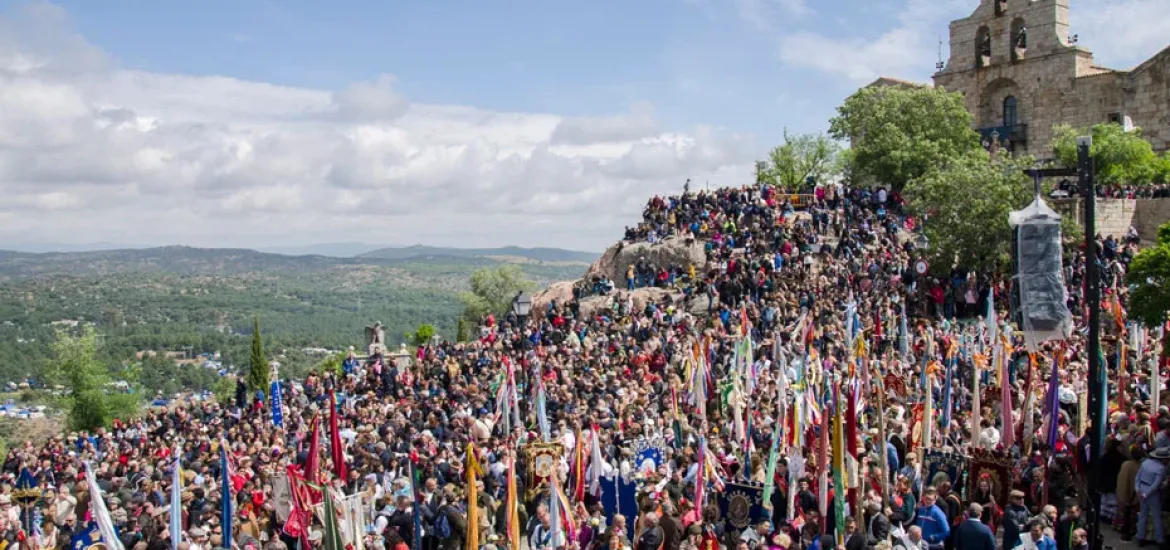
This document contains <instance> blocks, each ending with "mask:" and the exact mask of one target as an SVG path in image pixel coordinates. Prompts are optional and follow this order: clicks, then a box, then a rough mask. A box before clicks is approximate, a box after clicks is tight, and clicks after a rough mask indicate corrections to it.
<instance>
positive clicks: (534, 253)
mask: <svg viewBox="0 0 1170 550" xmlns="http://www.w3.org/2000/svg"><path fill="white" fill-rule="evenodd" d="M431 256H451V257H457V258H470V257H480V258H499V259H502V260H504V261H509V260H512V259H522V260H531V261H536V262H557V263H580V264H588V263H590V262H592V261H593V260H596V259H597V258H598V257H599V256H601V254H599V253H595V252H580V251H576V250H565V249H563V248H521V247H518V246H505V247H500V248H444V247H435V246H423V245H414V246H405V247H387V248H379V249H377V250H371V251H370V252H366V253H365V254H361V255H359V256H358V257H359V258H379V259H392V260H398V259H407V258H424V257H431Z"/></svg>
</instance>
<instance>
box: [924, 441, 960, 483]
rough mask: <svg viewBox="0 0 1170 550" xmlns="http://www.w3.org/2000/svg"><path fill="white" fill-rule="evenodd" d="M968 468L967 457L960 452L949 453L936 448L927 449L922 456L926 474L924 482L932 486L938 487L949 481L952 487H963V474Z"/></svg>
mask: <svg viewBox="0 0 1170 550" xmlns="http://www.w3.org/2000/svg"><path fill="white" fill-rule="evenodd" d="M966 468H967V457H965V456H963V455H961V454H958V453H948V452H944V451H939V450H936V449H927V450H926V451H925V452H924V453H923V457H922V471H923V473H924V474H926V476H925V477H924V478H923V482H925V483H926V485H928V486H930V487H938V484H939V483H941V482H943V481H949V482H950V483H951V487H953V488H955V489H956V490H958V488H961V487H962V484H961V482H962V476H963V473H964V471H965V470H966Z"/></svg>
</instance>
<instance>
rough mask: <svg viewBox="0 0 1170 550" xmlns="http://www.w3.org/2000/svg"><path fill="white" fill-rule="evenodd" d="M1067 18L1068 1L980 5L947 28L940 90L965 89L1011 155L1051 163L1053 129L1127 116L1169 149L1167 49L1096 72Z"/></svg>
mask: <svg viewBox="0 0 1170 550" xmlns="http://www.w3.org/2000/svg"><path fill="white" fill-rule="evenodd" d="M1068 12H1069V0H980V2H979V7H977V8H976V9H975V12H974V13H972V14H971V16H969V17H967V18H964V19H959V20H957V21H953V22H951V25H950V44H951V53H950V60H949V61H948V62H947V63H946V65H945V66H944V68H943V69H942V70H940V71H939V72H937V73H936V74H935V75H934V84H935V85H936V86H939V87H942V88H945V89H947V90H952V91H958V92H962V93H963V95H964V96H965V97H966V102H967V109H968V110H970V111H971V113H972V114H973V115H974V119H975V127H976V129H977V130H979V131H980V133H981V134H982V135H983V137H984V142H985V143H986V142H989V141H990V139H991V138H992V136H993V135H998V138H999V139H1000V140H1002V141H1003V142H1005V145H1006V146H1007V147H1008V148H1009V149H1011V150H1012V151H1015V152H1021V153H1029V154H1033V155H1035V156H1037V157H1039V158H1049V157H1051V148H1050V144H1051V141H1052V136H1053V127H1054V126H1057V125H1060V124H1070V125H1072V126H1074V127H1088V126H1091V125H1093V124H1097V123H1101V122H1120V123H1125V121H1126V119H1127V118H1128V119H1129V120H1130V121H1132V123H1133V125H1135V126H1138V127H1141V128H1142V130H1143V133H1144V135H1145V137H1146V138H1147V139H1148V140H1149V141H1150V142H1151V143H1152V144H1153V146H1154V149H1155V150H1156V151H1164V150H1166V149H1167V148H1170V48H1167V49H1165V50H1162V51H1161V52H1160V53H1158V54H1157V55H1155V56H1154V57H1153V58H1151V59H1150V60H1148V61H1146V62H1145V63H1142V64H1141V65H1138V66H1137V67H1135V68H1133V69H1131V70H1128V71H1122V70H1114V69H1107V68H1103V67H1098V66H1097V65H1095V64H1094V63H1093V54H1092V53H1091V52H1089V50H1087V49H1085V48H1083V47H1081V46H1079V45H1076V44H1072V43H1070V40H1071V37H1070V36H1069V24H1068ZM1122 32H1123V31H1122ZM882 80H883V79H879V82H882ZM884 80H890V79H884ZM893 82H896V81H890V82H883V85H890V84H891V83H893ZM875 84H878V83H875Z"/></svg>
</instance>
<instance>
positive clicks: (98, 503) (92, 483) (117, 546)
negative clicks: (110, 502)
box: [85, 462, 123, 550]
mask: <svg viewBox="0 0 1170 550" xmlns="http://www.w3.org/2000/svg"><path fill="white" fill-rule="evenodd" d="M85 482H86V485H88V486H89V513H90V514H91V515H92V516H93V521H94V523H96V524H97V528H98V531H99V532H101V534H102V542H104V543H106V548H108V549H109V550H123V546H122V541H121V539H119V538H118V532H117V531H115V530H114V520H113V519H112V518H111V517H110V510H109V509H108V508H106V501H105V499H103V498H102V488H101V486H99V485H98V483H97V478H96V477H95V476H94V475H93V465H91V464H89V463H88V462H87V463H86V464H85Z"/></svg>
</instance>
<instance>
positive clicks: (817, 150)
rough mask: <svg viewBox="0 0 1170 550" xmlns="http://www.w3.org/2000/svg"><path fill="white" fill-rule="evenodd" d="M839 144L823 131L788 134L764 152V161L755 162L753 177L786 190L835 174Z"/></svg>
mask: <svg viewBox="0 0 1170 550" xmlns="http://www.w3.org/2000/svg"><path fill="white" fill-rule="evenodd" d="M840 153H841V147H840V145H838V144H837V142H835V141H833V140H832V139H830V138H829V137H828V136H826V135H823V134H797V135H795V136H793V135H789V134H788V129H787V128H786V129H785V130H784V143H783V144H782V145H779V146H777V147H776V148H775V149H772V151H771V152H769V153H768V160H764V161H759V162H757V163H756V170H757V174H756V179H757V181H758V182H759V183H766V184H768V185H772V186H774V187H779V188H781V189H785V190H787V191H795V190H797V189H799V188H801V187H803V186H804V185H805V184H806V182H807V181H808V180H809V178H812V179H813V180H815V181H817V182H822V181H825V180H826V179H828V178H830V177H832V176H835V175H837V174H838V173H839V172H840V164H839V163H838V160H839V156H840Z"/></svg>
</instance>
